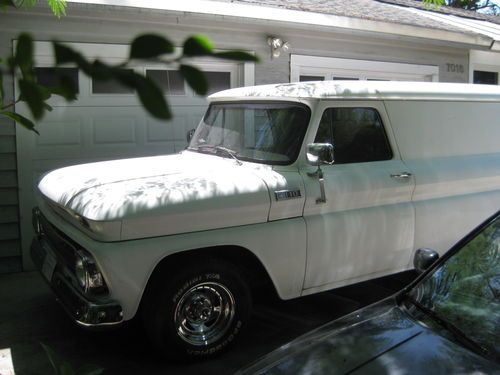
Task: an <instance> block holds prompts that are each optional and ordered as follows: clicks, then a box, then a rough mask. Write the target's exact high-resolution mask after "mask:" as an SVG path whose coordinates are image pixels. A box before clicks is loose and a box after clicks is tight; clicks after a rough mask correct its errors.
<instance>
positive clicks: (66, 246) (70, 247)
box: [38, 213, 78, 272]
mask: <svg viewBox="0 0 500 375" xmlns="http://www.w3.org/2000/svg"><path fill="white" fill-rule="evenodd" d="M38 220H39V222H40V226H41V229H42V232H43V235H44V236H45V238H46V240H47V242H49V244H50V247H51V248H52V249H53V250H54V252H55V253H56V254H57V257H58V258H59V259H60V260H62V261H63V262H64V264H65V266H66V267H68V268H69V269H70V270H71V271H72V272H74V271H75V262H76V254H75V252H76V249H77V248H78V246H77V245H76V243H75V242H74V241H72V240H71V239H70V238H69V237H68V236H66V235H65V234H64V233H63V232H61V231H60V230H59V229H57V228H56V227H55V226H53V225H52V224H51V223H50V222H49V221H48V220H47V218H46V217H45V216H44V215H43V214H42V213H39V217H38Z"/></svg>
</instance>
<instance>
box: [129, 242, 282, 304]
mask: <svg viewBox="0 0 500 375" xmlns="http://www.w3.org/2000/svg"><path fill="white" fill-rule="evenodd" d="M193 257H196V262H204V261H206V260H208V259H221V260H225V261H226V262H229V263H231V264H234V265H235V266H236V267H239V268H240V270H241V271H242V272H244V277H245V279H246V280H248V282H249V286H250V289H251V290H255V289H256V288H258V287H264V286H266V287H267V286H272V289H271V290H272V292H273V293H274V294H275V295H278V292H277V288H276V285H275V283H274V282H273V280H272V278H271V276H270V274H269V272H268V271H267V269H266V268H265V267H264V264H263V263H262V261H261V260H260V259H259V258H258V257H257V256H256V255H255V254H254V253H253V252H251V251H250V250H248V249H246V248H244V247H242V246H236V245H220V246H212V247H203V248H197V249H192V250H187V251H181V252H177V253H174V254H171V255H167V256H165V257H164V258H163V259H161V260H160V261H159V262H158V263H157V264H156V266H155V268H154V269H153V271H152V272H151V274H150V276H149V278H148V281H147V283H146V287H145V288H144V292H143V294H142V296H141V300H140V303H139V308H138V311H140V310H141V308H142V305H143V302H144V300H145V299H147V298H148V296H149V293H151V292H153V290H152V289H153V288H152V285H155V284H156V282H157V281H158V280H159V279H161V278H162V277H164V275H166V274H168V273H170V272H172V271H174V270H175V268H176V267H180V266H183V265H186V266H188V265H189V263H190V262H192V260H193Z"/></svg>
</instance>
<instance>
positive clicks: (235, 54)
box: [212, 51, 259, 62]
mask: <svg viewBox="0 0 500 375" xmlns="http://www.w3.org/2000/svg"><path fill="white" fill-rule="evenodd" d="M212 56H214V57H217V58H219V59H226V60H233V61H253V62H259V58H258V56H256V55H254V54H251V53H248V52H245V51H225V52H215V53H214V54H212Z"/></svg>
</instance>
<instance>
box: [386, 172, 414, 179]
mask: <svg viewBox="0 0 500 375" xmlns="http://www.w3.org/2000/svg"><path fill="white" fill-rule="evenodd" d="M411 176H412V174H411V173H410V172H402V173H395V174H391V178H395V179H396V180H408V179H409V178H410V177H411Z"/></svg>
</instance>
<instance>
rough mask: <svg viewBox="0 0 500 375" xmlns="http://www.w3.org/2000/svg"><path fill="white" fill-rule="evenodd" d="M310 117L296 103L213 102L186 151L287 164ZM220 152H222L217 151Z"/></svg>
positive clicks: (308, 111) (298, 144)
mask: <svg viewBox="0 0 500 375" xmlns="http://www.w3.org/2000/svg"><path fill="white" fill-rule="evenodd" d="M309 118H310V109H309V107H307V106H305V105H303V104H300V103H274V102H269V103H215V104H212V105H210V107H209V108H208V110H207V113H206V114H205V117H204V118H203V120H202V121H201V123H200V124H199V125H198V128H197V129H196V131H195V133H194V135H193V138H192V140H191V142H190V144H189V147H188V150H191V151H196V152H201V153H212V154H216V155H220V156H223V157H233V158H235V159H238V160H246V161H252V162H257V163H263V164H281V165H286V164H291V163H293V162H294V161H295V160H296V158H297V156H298V154H299V151H300V146H301V144H302V140H303V138H304V134H305V132H306V129H307V125H308V123H309ZM220 150H224V152H219V151H220Z"/></svg>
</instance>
